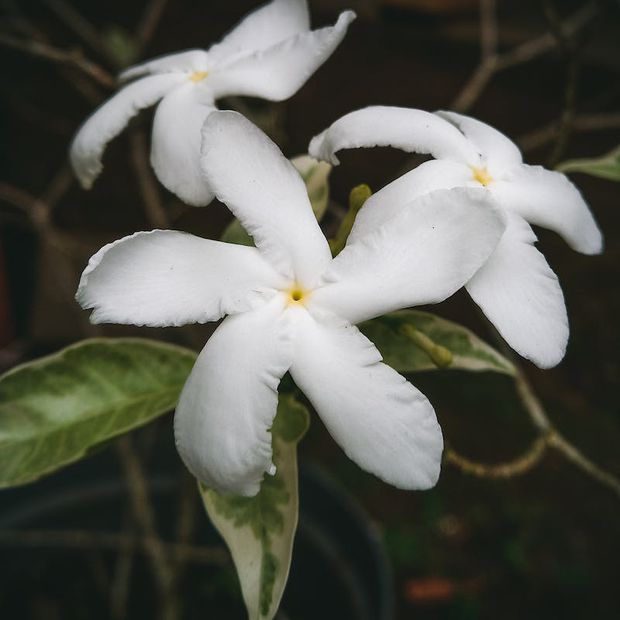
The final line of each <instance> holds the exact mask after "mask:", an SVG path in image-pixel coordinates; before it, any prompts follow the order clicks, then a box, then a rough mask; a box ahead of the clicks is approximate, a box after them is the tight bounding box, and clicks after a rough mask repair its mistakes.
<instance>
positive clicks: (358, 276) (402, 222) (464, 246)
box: [309, 188, 504, 323]
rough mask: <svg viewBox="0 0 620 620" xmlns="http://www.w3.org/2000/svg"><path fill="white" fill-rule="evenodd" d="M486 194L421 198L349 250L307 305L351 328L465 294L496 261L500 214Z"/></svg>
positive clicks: (457, 192) (464, 191) (461, 191)
mask: <svg viewBox="0 0 620 620" xmlns="http://www.w3.org/2000/svg"><path fill="white" fill-rule="evenodd" d="M494 205H495V203H494V201H493V199H492V198H491V195H490V193H489V192H487V191H486V190H484V189H473V188H472V189H470V188H456V189H450V190H437V191H435V192H431V193H430V194H425V195H423V196H420V197H419V198H417V199H416V200H415V201H413V202H412V203H411V204H410V205H408V206H406V207H405V208H404V209H403V210H402V213H401V214H400V215H398V216H396V217H393V218H392V219H391V220H390V221H389V222H386V223H385V224H384V225H383V226H381V227H380V228H379V229H378V230H376V231H375V232H374V233H372V234H368V235H365V236H363V237H361V238H360V239H359V240H357V241H355V242H353V243H351V244H348V245H347V246H346V247H345V248H344V250H343V251H342V252H341V253H340V254H339V255H338V256H336V258H335V259H334V260H333V263H332V264H331V266H330V267H329V269H328V270H327V272H326V274H325V276H324V278H323V279H324V282H325V283H326V284H325V285H324V286H322V287H321V288H318V289H317V290H315V291H314V292H313V293H312V296H311V298H310V299H309V303H310V304H311V305H312V306H314V305H316V306H318V307H320V308H326V309H328V310H329V311H331V312H333V313H334V314H336V315H337V316H340V317H343V318H346V319H347V320H349V321H350V322H351V323H359V322H360V321H365V320H366V319H371V318H373V317H376V316H380V315H382V314H385V313H387V312H392V311H394V310H399V309H401V308H407V307H409V306H416V305H421V304H429V303H437V302H440V301H443V300H444V299H446V297H449V296H450V295H452V294H453V293H454V292H456V291H457V290H458V289H459V288H461V287H462V286H463V285H464V284H465V283H466V282H467V281H468V280H469V279H470V278H471V277H472V276H473V275H474V273H476V271H477V270H478V269H479V268H480V266H481V265H482V264H483V263H484V261H485V260H487V258H488V257H489V256H490V255H491V253H492V252H493V250H494V249H495V246H496V245H497V243H498V241H499V239H500V237H501V235H502V233H503V231H504V223H503V217H502V215H501V212H500V211H498V210H497V209H496V208H495V206H494Z"/></svg>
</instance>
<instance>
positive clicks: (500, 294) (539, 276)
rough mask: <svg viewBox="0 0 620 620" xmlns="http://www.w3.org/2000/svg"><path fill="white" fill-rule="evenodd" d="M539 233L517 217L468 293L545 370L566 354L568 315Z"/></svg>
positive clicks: (518, 348) (506, 336)
mask: <svg viewBox="0 0 620 620" xmlns="http://www.w3.org/2000/svg"><path fill="white" fill-rule="evenodd" d="M535 241H536V235H534V233H533V231H532V229H531V228H530V227H529V225H528V224H527V222H525V221H524V220H523V219H521V218H520V217H519V216H518V215H512V216H511V217H510V218H509V219H508V227H507V228H506V232H505V233H504V236H503V237H502V240H501V241H500V242H499V245H498V246H497V248H496V249H495V252H494V253H493V254H492V255H491V257H490V258H489V260H488V261H487V262H486V263H485V265H484V266H483V267H482V268H481V269H480V271H478V273H477V274H476V275H475V276H474V277H473V278H472V279H471V281H470V282H469V283H468V284H467V287H466V288H467V291H468V292H469V294H470V295H471V297H472V299H473V300H474V301H475V302H476V303H477V304H478V305H479V306H480V308H481V309H482V311H483V312H484V314H485V315H486V316H487V318H488V319H489V320H490V321H491V323H493V325H494V326H495V327H496V329H497V330H498V331H499V333H500V334H501V335H502V337H503V338H504V340H506V342H507V343H508V344H509V345H510V346H511V347H512V348H513V349H514V350H515V351H516V352H517V353H519V355H522V356H523V357H525V358H527V359H529V360H531V361H532V362H534V363H535V364H536V365H537V366H539V367H540V368H550V367H552V366H555V365H556V364H558V363H559V362H560V360H561V359H562V358H563V357H564V352H565V350H566V344H567V341H568V331H569V330H568V318H567V316H566V306H565V304H564V296H563V295H562V289H561V288H560V284H559V282H558V279H557V276H556V275H555V273H553V271H552V270H551V268H550V267H549V265H548V264H547V261H546V260H545V257H544V256H543V255H542V254H541V253H540V252H539V251H538V250H537V249H536V248H535V247H534V242H535Z"/></svg>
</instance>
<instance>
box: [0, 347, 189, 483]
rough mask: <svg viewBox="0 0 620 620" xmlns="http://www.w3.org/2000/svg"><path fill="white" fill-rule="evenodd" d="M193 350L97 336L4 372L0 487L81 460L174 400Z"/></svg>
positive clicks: (172, 404)
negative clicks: (98, 337)
mask: <svg viewBox="0 0 620 620" xmlns="http://www.w3.org/2000/svg"><path fill="white" fill-rule="evenodd" d="M195 359H196V354H195V353H194V352H193V351H190V350H187V349H183V348H181V347H177V346H173V345H169V344H164V343H161V342H155V341H151V340H144V339H139V338H122V339H92V340H85V341H83V342H80V343H78V344H76V345H73V346H71V347H68V348H67V349H64V350H63V351H61V352H59V353H56V354H54V355H50V356H49V357H44V358H42V359H40V360H37V361H34V362H30V363H27V364H23V365H22V366H19V367H17V368H15V369H13V370H11V371H10V372H8V373H7V374H5V375H4V376H3V377H2V378H0V487H7V486H13V485H18V484H24V483H26V482H31V481H33V480H36V479H37V478H40V477H41V476H43V475H45V474H50V473H52V472H53V471H55V470H57V469H59V468H60V467H63V466H64V465H67V464H68V463H72V462H74V461H77V460H78V459H80V458H82V457H84V456H86V455H87V454H88V453H89V452H91V451H92V450H93V449H94V448H95V447H97V446H99V445H101V444H103V443H104V442H106V441H108V440H109V439H111V438H112V437H115V436H117V435H120V434H122V433H126V432H127V431H130V430H131V429H133V428H136V427H138V426H142V425H143V424H146V423H147V422H150V421H151V420H153V419H154V418H156V417H157V416H159V415H161V414H163V413H165V412H167V411H170V410H171V409H173V408H174V407H175V405H176V403H177V400H178V398H179V395H180V393H181V389H182V387H183V384H184V383H185V380H186V379H187V377H188V375H189V373H190V371H191V369H192V366H193V364H194V361H195Z"/></svg>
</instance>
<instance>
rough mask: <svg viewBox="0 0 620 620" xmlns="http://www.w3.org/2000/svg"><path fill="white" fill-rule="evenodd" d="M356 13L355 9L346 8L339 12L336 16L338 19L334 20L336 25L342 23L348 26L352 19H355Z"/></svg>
mask: <svg viewBox="0 0 620 620" xmlns="http://www.w3.org/2000/svg"><path fill="white" fill-rule="evenodd" d="M356 17H357V14H356V13H355V11H351V10H347V11H343V12H342V13H340V15H339V16H338V21H337V22H336V25H337V26H342V25H343V24H344V25H346V26H348V25H349V24H350V23H351V22H352V21H353V20H354V19H356Z"/></svg>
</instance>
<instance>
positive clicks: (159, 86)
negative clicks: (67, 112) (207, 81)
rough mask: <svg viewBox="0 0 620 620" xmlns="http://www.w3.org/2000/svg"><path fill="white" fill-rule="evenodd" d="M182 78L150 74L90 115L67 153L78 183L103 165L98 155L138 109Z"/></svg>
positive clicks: (86, 184) (92, 177)
mask: <svg viewBox="0 0 620 620" xmlns="http://www.w3.org/2000/svg"><path fill="white" fill-rule="evenodd" d="M184 79H185V78H184V77H183V76H179V75H176V74H172V73H168V74H164V75H153V76H149V77H145V78H143V79H141V80H138V81H137V82H133V83H132V84H129V85H128V86H125V87H124V88H122V89H121V90H120V91H119V92H118V93H116V95H114V97H112V98H111V99H109V100H108V101H106V102H105V103H104V104H103V105H102V106H101V107H100V108H98V109H97V110H96V111H95V113H94V114H93V115H92V116H90V117H89V118H88V119H87V120H86V122H85V123H84V124H83V125H82V127H81V128H80V129H79V131H78V133H77V134H76V136H75V138H74V139H73V142H72V144H71V150H70V152H69V156H70V158H71V164H72V166H73V169H74V170H75V174H76V175H77V177H78V179H79V180H80V183H81V184H82V186H83V187H84V188H85V189H90V187H91V186H92V184H93V181H94V180H95V179H96V178H97V177H98V176H99V173H100V172H101V170H102V168H103V165H102V164H101V156H102V154H103V151H104V149H105V147H106V145H107V143H108V142H109V141H110V140H112V138H115V137H116V136H117V135H118V134H119V133H120V132H121V131H122V130H123V129H124V128H125V126H126V125H127V123H128V122H129V121H130V119H131V118H132V117H133V116H135V115H136V114H137V113H138V112H139V111H140V110H142V109H144V108H148V107H149V106H152V105H154V104H155V103H157V102H158V101H159V100H160V99H161V98H162V97H163V96H164V95H166V94H167V93H169V92H170V91H171V90H172V89H173V88H174V87H175V86H177V85H178V84H180V83H181V82H182V81H183V80H184Z"/></svg>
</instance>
